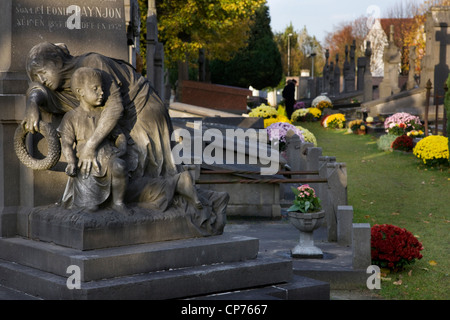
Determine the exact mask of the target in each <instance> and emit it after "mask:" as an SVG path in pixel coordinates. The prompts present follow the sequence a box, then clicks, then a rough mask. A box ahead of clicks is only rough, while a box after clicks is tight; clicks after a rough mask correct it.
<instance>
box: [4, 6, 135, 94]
mask: <svg viewBox="0 0 450 320" xmlns="http://www.w3.org/2000/svg"><path fill="white" fill-rule="evenodd" d="M125 2H128V6H129V2H130V1H129V0H128V1H127V0H110V1H95V0H73V1H70V2H61V1H58V0H44V1H38V2H31V1H28V0H2V1H1V2H0V10H1V11H0V12H2V19H1V20H0V30H1V31H0V79H1V80H0V93H5V94H21V93H25V91H26V89H27V80H28V79H27V77H26V74H25V61H26V55H27V54H28V52H29V51H30V49H31V48H32V47H33V46H34V45H36V44H38V43H40V42H43V41H48V42H52V43H65V44H66V45H67V46H68V47H69V48H70V50H71V52H72V54H75V55H78V54H82V53H85V52H90V51H92V52H94V51H95V52H98V53H101V54H105V55H107V56H111V57H115V58H118V59H122V60H125V61H129V49H128V45H127V30H126V29H127V24H129V23H130V20H131V19H130V17H129V16H128V17H127V16H126V10H125V9H126V7H125ZM71 5H72V8H70V7H69V6H71ZM69 8H70V9H69ZM127 9H129V8H127ZM78 10H79V11H78ZM127 11H128V13H129V11H130V10H127Z"/></svg>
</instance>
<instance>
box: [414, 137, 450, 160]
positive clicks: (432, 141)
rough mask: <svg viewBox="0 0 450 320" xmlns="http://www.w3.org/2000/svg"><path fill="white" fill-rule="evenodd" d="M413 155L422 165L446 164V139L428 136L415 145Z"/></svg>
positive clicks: (447, 154)
mask: <svg viewBox="0 0 450 320" xmlns="http://www.w3.org/2000/svg"><path fill="white" fill-rule="evenodd" d="M413 153H414V155H415V156H416V157H417V158H419V159H421V160H422V161H423V163H424V164H429V165H433V164H435V163H445V162H448V159H449V150H448V138H447V137H444V136H428V137H426V138H424V139H422V140H420V141H419V142H418V143H417V144H416V146H415V147H414V149H413Z"/></svg>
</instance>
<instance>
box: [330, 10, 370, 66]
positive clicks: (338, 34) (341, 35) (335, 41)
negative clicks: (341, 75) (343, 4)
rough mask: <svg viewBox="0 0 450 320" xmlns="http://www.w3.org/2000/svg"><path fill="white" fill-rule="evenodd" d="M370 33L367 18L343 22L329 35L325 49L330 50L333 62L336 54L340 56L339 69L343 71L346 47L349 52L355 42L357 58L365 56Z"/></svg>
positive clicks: (362, 17)
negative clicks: (365, 39) (366, 42)
mask: <svg viewBox="0 0 450 320" xmlns="http://www.w3.org/2000/svg"><path fill="white" fill-rule="evenodd" d="M368 32H369V29H368V27H367V17H365V16H361V17H359V18H357V19H355V20H354V21H350V22H342V23H340V24H339V25H338V26H336V27H335V28H334V31H333V32H329V33H327V35H326V37H325V44H324V47H325V48H326V49H329V50H330V59H332V60H331V61H334V58H335V57H336V54H339V68H340V69H341V70H343V63H344V61H345V46H348V50H350V45H351V44H352V43H353V41H355V45H356V48H355V57H356V58H357V57H361V56H364V50H365V43H364V38H365V37H366V35H367V33H368Z"/></svg>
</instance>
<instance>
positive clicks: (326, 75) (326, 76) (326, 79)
mask: <svg viewBox="0 0 450 320" xmlns="http://www.w3.org/2000/svg"><path fill="white" fill-rule="evenodd" d="M329 57H330V50H328V49H326V51H325V65H324V67H323V88H322V90H323V92H330V65H329V64H328V58H329Z"/></svg>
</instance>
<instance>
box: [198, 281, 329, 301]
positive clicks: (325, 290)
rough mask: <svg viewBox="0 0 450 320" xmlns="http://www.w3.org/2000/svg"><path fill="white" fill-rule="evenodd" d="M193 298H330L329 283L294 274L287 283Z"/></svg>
mask: <svg viewBox="0 0 450 320" xmlns="http://www.w3.org/2000/svg"><path fill="white" fill-rule="evenodd" d="M194 299H195V300H330V284H329V283H327V282H323V281H319V280H314V279H311V278H307V277H302V276H297V275H294V276H293V278H292V280H290V281H289V282H287V283H282V284H276V285H271V286H267V287H262V288H254V289H248V290H240V291H233V292H224V293H220V294H212V295H207V296H203V297H196V298H194Z"/></svg>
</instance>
